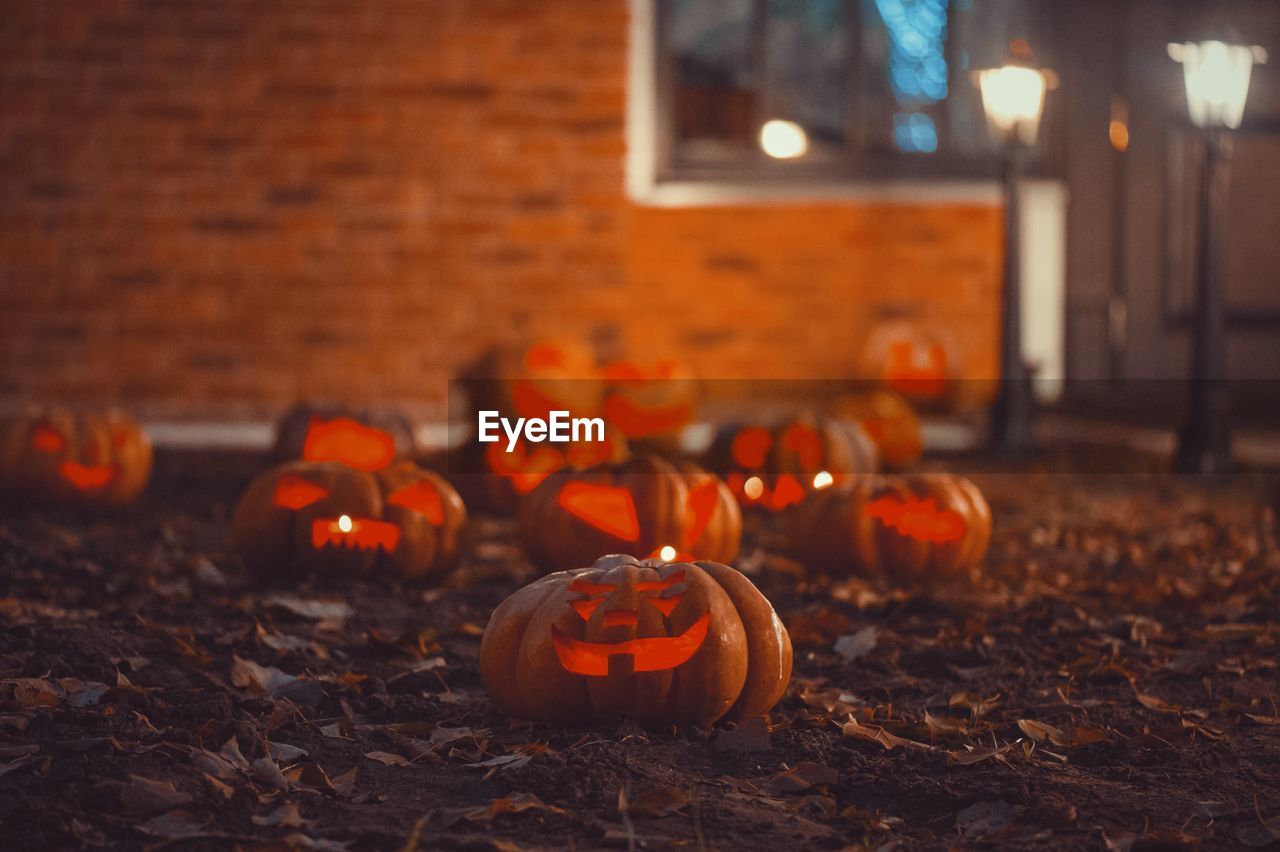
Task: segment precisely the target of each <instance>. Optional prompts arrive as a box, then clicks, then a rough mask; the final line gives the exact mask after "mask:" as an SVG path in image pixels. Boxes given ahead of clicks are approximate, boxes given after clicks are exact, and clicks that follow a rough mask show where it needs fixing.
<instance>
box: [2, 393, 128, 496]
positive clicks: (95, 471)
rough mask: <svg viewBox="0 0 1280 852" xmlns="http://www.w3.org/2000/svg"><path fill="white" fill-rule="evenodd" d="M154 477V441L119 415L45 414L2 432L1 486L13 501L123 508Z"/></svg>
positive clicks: (55, 410)
mask: <svg viewBox="0 0 1280 852" xmlns="http://www.w3.org/2000/svg"><path fill="white" fill-rule="evenodd" d="M150 477H151V441H150V440H149V439H148V438H147V435H146V433H145V432H143V431H142V429H141V428H140V427H139V426H138V424H137V423H135V422H134V421H133V420H132V419H130V418H129V417H127V416H125V415H124V414H122V413H120V412H119V411H114V410H110V411H106V412H103V413H100V414H98V413H86V412H72V411H69V410H67V409H64V408H44V409H39V410H36V411H33V412H32V413H29V414H26V415H24V416H21V417H17V418H15V419H13V420H11V421H9V422H8V423H6V424H5V425H4V426H3V427H2V428H0V485H2V486H3V490H4V492H5V493H6V494H7V495H8V496H9V497H10V498H12V499H15V500H32V501H36V502H54V503H71V504H82V505H94V506H119V505H122V504H124V503H129V502H131V501H132V500H133V499H134V498H136V497H137V496H138V495H139V494H140V493H141V492H142V490H143V489H144V488H146V486H147V480H148V479H150Z"/></svg>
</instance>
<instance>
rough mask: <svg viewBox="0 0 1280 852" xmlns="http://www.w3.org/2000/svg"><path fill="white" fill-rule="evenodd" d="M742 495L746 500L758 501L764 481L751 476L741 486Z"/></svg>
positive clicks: (762, 492) (762, 491) (762, 490)
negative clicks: (745, 496)
mask: <svg viewBox="0 0 1280 852" xmlns="http://www.w3.org/2000/svg"><path fill="white" fill-rule="evenodd" d="M742 493H743V494H745V495H747V499H748V500H759V499H760V496H761V495H762V494H764V480H763V479H761V478H760V477H758V476H752V477H750V478H749V479H747V481H746V482H744V483H743V484H742Z"/></svg>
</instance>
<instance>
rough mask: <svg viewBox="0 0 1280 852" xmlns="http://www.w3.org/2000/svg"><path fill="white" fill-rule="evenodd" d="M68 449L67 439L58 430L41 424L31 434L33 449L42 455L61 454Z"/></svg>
mask: <svg viewBox="0 0 1280 852" xmlns="http://www.w3.org/2000/svg"><path fill="white" fill-rule="evenodd" d="M66 448H67V439H66V438H65V437H64V436H63V434H62V433H61V432H59V431H58V430H57V429H55V428H53V427H52V426H49V425H48V424H46V423H41V424H40V425H38V426H36V428H35V429H34V430H33V431H32V433H31V449H33V450H39V451H40V452H42V453H60V452H62V451H63V450H65V449H66Z"/></svg>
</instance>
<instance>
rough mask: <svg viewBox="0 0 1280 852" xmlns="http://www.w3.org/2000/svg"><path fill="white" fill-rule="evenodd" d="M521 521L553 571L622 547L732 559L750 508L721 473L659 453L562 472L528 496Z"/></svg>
mask: <svg viewBox="0 0 1280 852" xmlns="http://www.w3.org/2000/svg"><path fill="white" fill-rule="evenodd" d="M519 522H520V523H519V526H520V540H521V542H522V543H523V545H524V548H525V551H526V552H527V553H528V554H529V556H530V558H531V559H532V560H533V561H534V562H535V563H537V564H538V565H539V566H541V567H542V568H543V569H544V570H547V571H554V570H563V569H566V568H568V567H571V566H574V565H582V564H584V563H588V562H592V561H594V560H595V559H597V558H598V557H600V556H603V555H604V554H607V553H616V552H618V551H622V550H633V551H636V552H638V553H643V554H646V555H654V556H664V557H665V558H666V559H668V560H671V559H676V558H680V559H689V558H694V559H712V560H715V561H717V562H729V561H732V560H733V559H735V558H736V557H737V555H738V548H739V546H740V544H741V540H742V514H741V512H740V511H739V510H738V507H737V505H736V503H735V502H734V500H733V498H732V495H731V494H730V493H729V490H728V488H727V487H726V486H725V484H724V482H723V481H721V480H720V479H719V477H716V476H714V475H712V474H710V473H707V472H706V471H704V470H702V469H701V468H698V467H696V466H693V465H686V466H684V467H683V468H680V467H677V466H675V465H673V464H671V463H670V462H668V461H665V460H663V459H661V458H658V457H657V456H640V457H637V458H634V459H632V460H631V461H629V462H625V463H623V464H621V465H611V466H604V467H598V468H592V469H590V470H586V471H582V472H579V473H570V472H562V473H557V474H554V475H552V476H550V477H548V478H547V479H546V481H544V482H543V483H542V484H541V485H539V486H538V487H537V488H536V489H534V491H533V492H532V493H531V494H529V496H528V497H526V498H525V501H524V503H523V504H522V505H521V507H520V515H519Z"/></svg>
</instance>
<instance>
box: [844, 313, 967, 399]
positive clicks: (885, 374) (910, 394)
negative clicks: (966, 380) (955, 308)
mask: <svg viewBox="0 0 1280 852" xmlns="http://www.w3.org/2000/svg"><path fill="white" fill-rule="evenodd" d="M861 372H862V376H863V377H864V378H868V379H875V380H877V381H879V382H880V383H881V384H882V385H883V386H884V387H885V388H886V389H887V390H891V391H894V392H896V393H900V394H902V395H903V396H904V397H906V398H907V399H908V400H910V401H911V402H912V403H913V404H915V405H919V406H921V407H924V408H934V409H936V408H947V407H949V406H950V405H951V404H952V403H953V401H954V395H955V392H956V390H957V388H956V378H957V376H959V375H960V364H959V357H958V355H957V351H956V347H955V346H954V345H953V344H952V342H951V341H950V340H949V339H948V337H947V336H946V335H945V334H943V333H942V332H941V331H939V330H938V329H937V328H935V327H933V326H931V325H928V324H926V323H924V322H922V321H918V320H910V319H895V320H888V321H885V322H882V323H881V324H880V325H878V326H876V327H875V328H874V329H873V330H872V332H871V334H870V335H869V336H868V338H867V343H866V346H865V347H864V349H863V354H862V364H861Z"/></svg>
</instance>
